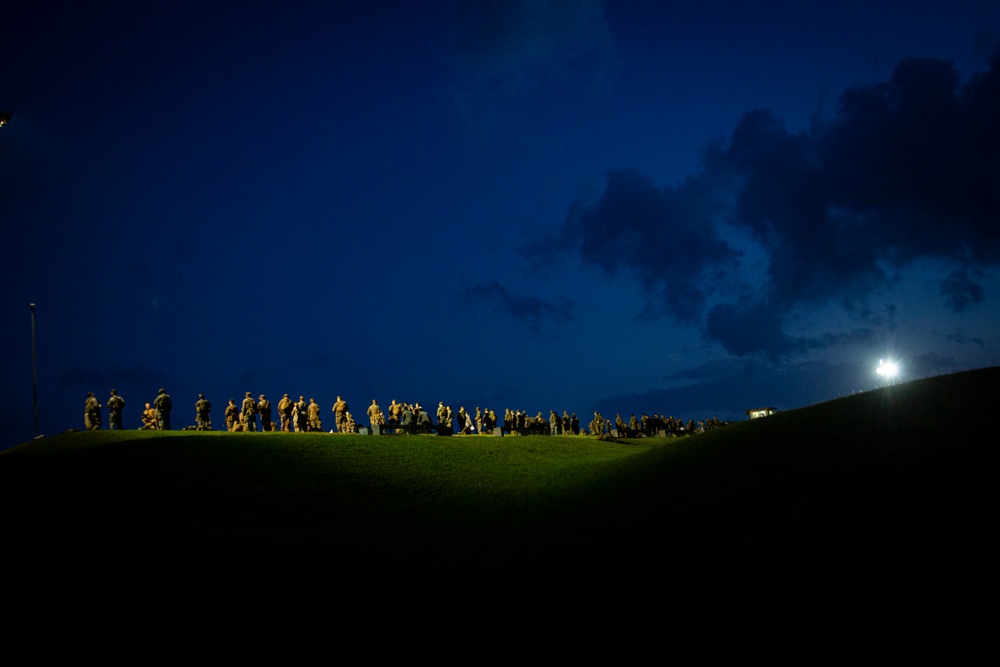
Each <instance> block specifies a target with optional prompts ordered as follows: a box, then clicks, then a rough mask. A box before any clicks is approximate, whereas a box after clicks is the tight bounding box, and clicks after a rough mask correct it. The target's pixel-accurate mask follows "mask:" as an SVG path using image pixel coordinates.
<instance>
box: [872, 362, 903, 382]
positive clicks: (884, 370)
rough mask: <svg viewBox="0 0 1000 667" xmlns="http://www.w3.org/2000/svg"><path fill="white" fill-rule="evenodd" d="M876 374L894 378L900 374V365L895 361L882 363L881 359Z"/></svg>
mask: <svg viewBox="0 0 1000 667" xmlns="http://www.w3.org/2000/svg"><path fill="white" fill-rule="evenodd" d="M875 372H876V373H878V374H879V375H881V376H883V377H887V378H893V377H896V375H897V374H898V373H899V364H897V363H896V362H895V361H882V360H881V359H879V360H878V368H876V369H875Z"/></svg>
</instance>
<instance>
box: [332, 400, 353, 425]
mask: <svg viewBox="0 0 1000 667" xmlns="http://www.w3.org/2000/svg"><path fill="white" fill-rule="evenodd" d="M348 410H350V408H349V407H348V406H347V401H345V400H344V399H342V398H341V397H340V396H338V397H337V402H336V403H334V404H333V414H334V415H335V416H336V419H337V430H338V431H339V432H341V433H346V432H347V411H348Z"/></svg>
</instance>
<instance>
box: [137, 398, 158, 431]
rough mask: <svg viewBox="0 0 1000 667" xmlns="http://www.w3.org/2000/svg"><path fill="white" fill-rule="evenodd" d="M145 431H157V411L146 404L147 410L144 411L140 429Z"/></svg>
mask: <svg viewBox="0 0 1000 667" xmlns="http://www.w3.org/2000/svg"><path fill="white" fill-rule="evenodd" d="M140 428H142V429H144V430H147V431H149V430H151V431H155V430H156V409H155V408H151V407H149V403H146V409H145V410H143V411H142V426H141V427H140Z"/></svg>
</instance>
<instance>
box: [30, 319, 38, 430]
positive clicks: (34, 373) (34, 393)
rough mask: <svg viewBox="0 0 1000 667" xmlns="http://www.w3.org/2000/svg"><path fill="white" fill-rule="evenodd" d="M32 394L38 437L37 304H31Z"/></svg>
mask: <svg viewBox="0 0 1000 667" xmlns="http://www.w3.org/2000/svg"><path fill="white" fill-rule="evenodd" d="M31 394H32V398H33V399H34V403H35V435H34V437H36V438H37V437H38V363H37V362H36V361H35V304H31Z"/></svg>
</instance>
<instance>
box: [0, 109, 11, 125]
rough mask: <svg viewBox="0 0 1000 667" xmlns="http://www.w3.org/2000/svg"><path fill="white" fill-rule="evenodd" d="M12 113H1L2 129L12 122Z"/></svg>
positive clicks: (0, 123) (0, 122)
mask: <svg viewBox="0 0 1000 667" xmlns="http://www.w3.org/2000/svg"><path fill="white" fill-rule="evenodd" d="M10 116H11V113H10V112H9V111H0V127H3V126H4V125H6V124H7V123H9V122H10Z"/></svg>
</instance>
